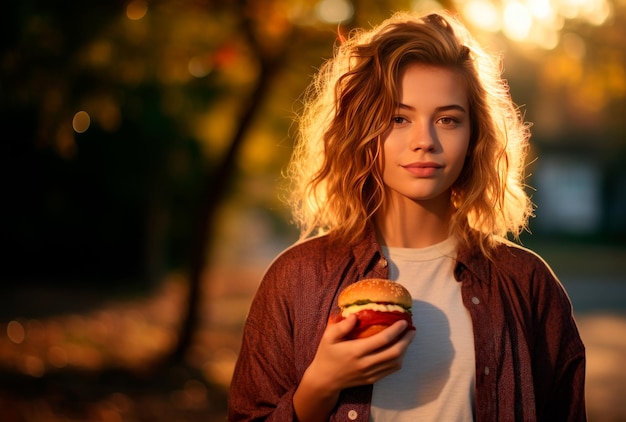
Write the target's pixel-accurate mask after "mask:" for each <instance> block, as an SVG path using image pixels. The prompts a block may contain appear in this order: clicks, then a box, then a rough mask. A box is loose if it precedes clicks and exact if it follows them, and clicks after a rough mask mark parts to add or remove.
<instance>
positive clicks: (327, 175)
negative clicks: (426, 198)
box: [287, 11, 533, 255]
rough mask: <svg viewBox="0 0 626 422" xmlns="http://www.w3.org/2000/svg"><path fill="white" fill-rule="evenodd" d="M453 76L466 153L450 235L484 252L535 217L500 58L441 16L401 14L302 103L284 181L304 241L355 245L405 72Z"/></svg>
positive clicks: (521, 133) (344, 57)
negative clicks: (423, 69) (462, 111)
mask: <svg viewBox="0 0 626 422" xmlns="http://www.w3.org/2000/svg"><path fill="white" fill-rule="evenodd" d="M414 63H420V64H426V65H431V66H436V67H444V68H449V69H453V70H455V71H457V72H459V74H461V75H462V76H463V78H464V81H465V83H466V86H467V92H468V100H469V108H470V125H471V134H470V144H469V151H468V157H467V159H466V162H465V165H464V167H463V170H462V172H461V174H460V176H459V178H458V179H457V180H456V182H455V183H454V184H453V186H452V193H451V195H452V196H451V202H452V205H453V213H452V216H451V224H450V228H451V229H450V230H451V234H452V235H455V236H457V237H458V238H459V239H460V240H461V241H463V242H465V243H466V244H470V242H472V241H476V240H477V241H478V243H479V246H480V248H481V250H482V251H483V252H484V253H486V254H487V255H489V249H490V247H491V246H493V244H494V242H495V241H496V240H497V238H503V237H506V236H507V235H508V234H509V233H512V234H513V235H514V236H515V237H518V236H519V234H520V233H521V231H522V230H524V229H525V228H526V227H527V222H528V218H529V217H530V216H531V215H532V209H533V207H532V203H531V201H530V199H529V197H528V195H527V194H526V192H525V190H524V168H525V165H526V163H525V158H526V153H527V149H528V139H529V137H530V133H529V125H528V124H526V123H524V121H523V118H522V116H521V113H520V111H519V109H518V108H517V107H516V106H515V105H514V103H513V102H512V100H511V97H510V94H509V89H508V84H507V82H506V81H505V80H504V79H502V68H501V60H500V57H499V56H496V55H493V54H488V53H487V52H486V51H485V50H483V49H482V48H481V47H480V46H479V45H478V44H477V42H476V41H475V40H474V38H473V37H472V36H471V35H470V33H469V32H468V31H467V29H466V28H465V27H464V26H463V25H462V24H461V22H460V21H459V20H458V19H457V18H455V17H454V16H453V15H452V14H450V13H448V12H446V11H442V12H438V13H434V14H429V15H423V16H419V15H416V14H412V13H409V12H397V13H395V14H394V15H392V16H391V17H390V18H389V19H387V20H386V21H384V22H383V23H381V24H380V25H378V26H376V27H374V28H373V29H371V30H369V31H366V30H363V29H359V30H354V31H353V32H351V33H350V34H349V36H348V37H347V39H346V40H344V41H343V42H342V43H341V44H340V45H338V46H337V47H336V49H335V54H334V55H333V58H332V59H329V60H328V61H326V62H325V63H324V64H323V65H322V66H321V68H320V69H319V71H318V72H317V74H316V75H315V77H314V79H313V81H312V83H311V84H310V86H309V88H308V89H307V91H306V92H305V94H304V108H303V109H302V113H301V114H300V116H299V118H298V119H297V123H298V129H299V132H298V139H297V142H296V145H295V149H294V152H293V156H292V159H291V161H290V163H289V167H288V172H287V176H288V178H289V180H290V181H291V185H290V191H289V193H290V196H289V202H290V205H291V207H292V212H293V218H294V221H295V222H296V223H297V224H298V226H299V227H300V230H301V238H307V237H309V236H311V235H316V234H322V233H328V234H329V235H330V236H332V237H334V238H335V239H336V240H337V241H340V242H352V241H355V240H356V239H357V238H359V237H360V235H361V234H362V233H363V231H364V229H365V227H366V225H367V224H368V221H370V220H371V219H372V217H373V215H374V214H375V213H376V211H377V210H379V209H380V208H381V206H382V204H383V202H384V201H385V187H384V184H383V178H382V164H381V155H382V154H381V151H382V142H383V138H384V135H385V134H386V132H387V131H388V130H389V128H390V127H391V122H392V117H393V114H394V110H395V108H396V106H397V104H398V103H399V102H400V101H399V93H400V89H399V84H400V81H401V76H402V73H403V71H404V70H405V69H406V67H407V66H408V65H410V64H414Z"/></svg>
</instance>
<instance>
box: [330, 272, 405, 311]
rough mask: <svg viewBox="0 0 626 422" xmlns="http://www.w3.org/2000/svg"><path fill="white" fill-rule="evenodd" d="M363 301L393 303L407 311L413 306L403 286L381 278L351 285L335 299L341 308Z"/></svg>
mask: <svg viewBox="0 0 626 422" xmlns="http://www.w3.org/2000/svg"><path fill="white" fill-rule="evenodd" d="M363 301H369V302H376V303H394V304H397V305H400V306H402V307H404V308H407V309H410V308H411V306H412V305H413V298H412V297H411V294H410V293H409V291H408V290H407V289H406V288H405V287H404V286H402V285H401V284H398V283H395V282H393V281H391V280H386V279H382V278H370V279H365V280H361V281H358V282H356V283H354V284H351V285H349V286H348V287H346V288H345V289H344V290H343V291H342V292H341V293H340V294H339V297H338V298H337V304H338V305H339V307H341V308H344V307H347V306H350V305H353V304H355V303H357V302H363Z"/></svg>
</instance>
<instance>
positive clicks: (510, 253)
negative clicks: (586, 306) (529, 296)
mask: <svg viewBox="0 0 626 422" xmlns="http://www.w3.org/2000/svg"><path fill="white" fill-rule="evenodd" d="M490 252H491V257H490V258H491V259H489V258H487V257H485V256H484V255H483V254H482V253H480V251H479V250H478V248H476V247H474V248H469V249H467V250H465V251H463V252H461V253H460V255H459V261H460V262H461V263H462V264H463V265H465V266H466V267H467V268H468V269H469V270H470V271H471V272H472V273H474V274H475V275H476V276H478V278H479V279H481V280H482V281H483V282H487V283H494V282H495V283H498V284H502V283H504V284H509V285H515V286H516V287H517V288H519V289H522V290H524V291H534V292H536V293H537V292H538V291H545V290H553V291H554V290H557V291H558V290H562V285H561V283H560V282H559V280H558V278H557V276H556V275H555V273H554V271H553V270H552V268H551V267H550V265H549V264H548V263H547V262H546V261H545V260H544V259H543V258H542V257H541V256H540V255H539V254H538V253H537V252H535V251H533V250H531V249H528V248H526V247H523V246H520V245H518V244H516V243H513V242H511V241H508V240H505V239H500V240H498V241H497V243H496V245H495V246H494V247H493V248H492V249H491V251H490Z"/></svg>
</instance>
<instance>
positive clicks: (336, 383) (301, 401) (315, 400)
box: [293, 315, 415, 422]
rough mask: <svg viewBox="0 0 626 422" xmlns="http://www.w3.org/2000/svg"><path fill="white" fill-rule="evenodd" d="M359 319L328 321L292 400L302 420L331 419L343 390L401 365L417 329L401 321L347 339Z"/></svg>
mask: <svg viewBox="0 0 626 422" xmlns="http://www.w3.org/2000/svg"><path fill="white" fill-rule="evenodd" d="M356 322H357V317H356V316H354V315H351V316H349V317H348V318H346V319H344V320H342V321H339V322H336V323H335V322H332V321H329V324H328V326H327V327H326V330H325V331H324V334H323V335H322V339H321V341H320V344H319V346H318V348H317V352H316V354H315V357H314V358H313V361H312V362H311V364H310V365H309V367H308V368H307V370H306V371H305V373H304V375H303V377H302V380H301V381H300V385H299V386H298V389H297V390H296V392H295V394H294V397H293V402H294V409H295V411H296V414H297V415H298V418H299V420H300V421H302V422H304V421H309V420H328V415H329V414H330V412H331V410H332V409H333V408H334V406H335V404H336V403H337V400H338V399H339V393H340V392H341V390H343V389H345V388H349V387H354V386H357V385H364V384H373V383H375V382H376V381H378V380H380V379H381V378H383V377H385V376H387V375H389V374H391V373H393V372H396V371H397V370H399V369H400V368H401V367H402V359H403V357H404V353H405V352H406V349H407V347H408V346H409V344H410V343H411V340H413V337H414V336H415V330H407V326H408V324H407V323H406V321H398V322H396V323H394V324H393V325H391V326H390V327H388V328H386V329H385V330H383V331H381V332H380V333H378V334H375V335H373V336H371V337H368V338H364V339H357V340H346V339H345V337H346V336H347V335H348V334H349V333H350V331H352V329H353V328H354V327H355V325H356Z"/></svg>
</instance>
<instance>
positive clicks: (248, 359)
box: [228, 227, 586, 422]
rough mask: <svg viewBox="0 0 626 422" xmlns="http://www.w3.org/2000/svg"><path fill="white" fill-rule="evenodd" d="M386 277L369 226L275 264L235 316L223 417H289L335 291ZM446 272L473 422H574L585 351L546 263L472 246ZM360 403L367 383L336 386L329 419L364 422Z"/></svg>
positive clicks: (366, 404)
mask: <svg viewBox="0 0 626 422" xmlns="http://www.w3.org/2000/svg"><path fill="white" fill-rule="evenodd" d="M387 276H388V268H387V261H386V260H385V258H384V256H383V255H382V252H381V249H380V246H379V244H378V243H377V241H376V237H375V234H374V230H373V229H372V228H371V227H370V228H368V231H367V233H366V234H365V236H364V239H363V241H361V242H359V243H357V244H356V245H352V246H350V245H331V244H330V243H329V240H328V237H326V236H321V237H316V238H313V239H310V240H307V241H305V242H302V243H299V244H296V245H294V246H292V247H291V248H289V249H287V250H286V251H284V252H283V253H282V254H281V255H280V256H278V257H277V258H276V259H275V260H274V262H273V263H272V264H271V265H270V267H269V268H268V270H267V272H266V274H265V275H264V277H263V280H262V282H261V284H260V286H259V289H258V291H257V293H256V296H255V298H254V300H253V302H252V305H251V308H250V311H249V314H248V317H247V320H246V324H245V328H244V333H243V342H242V345H241V351H240V354H239V358H238V361H237V365H236V367H235V372H234V375H233V379H232V383H231V389H230V393H229V415H228V418H229V420H230V421H253V420H254V421H257V420H268V421H280V422H284V421H291V420H296V417H295V413H294V410H293V404H292V397H293V394H294V392H295V390H296V388H297V386H298V383H299V382H300V380H301V378H302V375H303V373H304V371H305V369H306V368H307V367H308V366H309V364H310V363H311V361H312V360H313V357H314V355H315V353H316V351H317V346H318V344H319V341H320V339H321V336H322V333H323V331H324V329H325V327H326V324H327V320H328V318H329V315H330V314H331V312H335V311H336V310H337V308H336V307H337V295H338V293H339V292H340V291H341V290H342V289H343V288H344V287H346V286H347V285H349V284H350V283H354V282H356V281H358V280H361V279H364V278H370V277H381V278H386V277H387ZM454 276H455V278H456V279H457V280H458V282H460V283H461V291H462V297H463V303H464V305H465V306H466V307H467V309H468V310H469V313H470V315H471V319H472V323H473V328H474V345H475V352H476V353H475V355H476V384H475V385H476V392H475V399H474V400H475V402H474V412H475V414H474V419H475V420H476V421H567V422H572V421H585V420H586V409H585V395H584V383H585V349H584V345H583V343H582V341H581V339H580V336H579V333H578V329H577V327H576V323H575V321H574V319H573V315H572V307H571V302H570V300H569V298H568V296H567V294H566V292H565V291H564V289H563V287H562V285H561V284H560V282H559V281H558V280H557V279H556V277H555V276H554V274H553V273H552V271H551V270H550V269H549V267H548V266H547V265H546V264H545V262H544V261H543V260H542V259H541V258H540V257H538V256H537V255H536V254H534V253H532V252H530V251H528V250H526V249H523V248H520V247H518V246H515V245H512V244H508V243H506V244H502V245H500V246H498V247H497V248H496V250H495V251H494V260H493V262H492V261H489V260H487V259H486V258H484V257H483V256H482V255H481V254H480V253H479V252H478V248H473V249H462V250H460V251H459V253H458V257H457V263H456V266H455V274H454ZM417 318H419V315H417ZM418 335H419V333H418ZM416 381H417V380H416ZM371 395H372V386H371V385H364V386H360V387H354V388H349V389H346V390H344V391H343V392H342V393H341V395H340V398H339V403H338V405H337V406H336V408H335V410H334V412H333V414H332V415H331V418H330V420H331V421H364V422H366V421H368V418H369V408H370V401H371Z"/></svg>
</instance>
